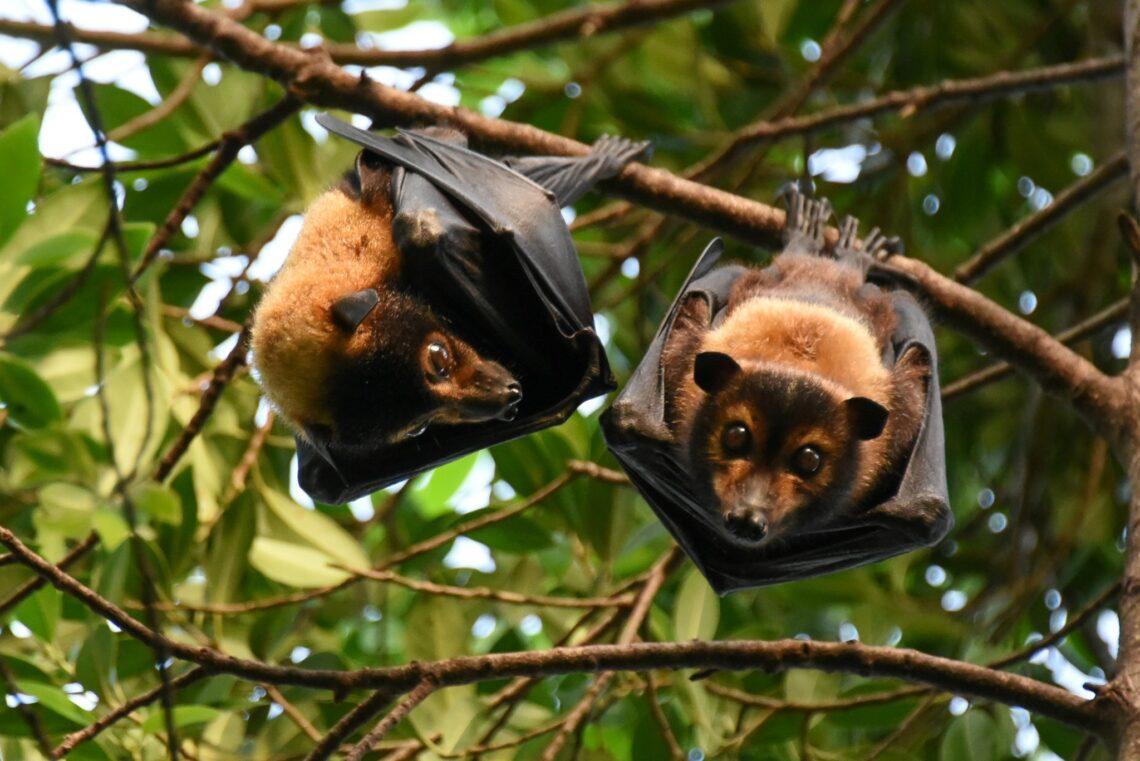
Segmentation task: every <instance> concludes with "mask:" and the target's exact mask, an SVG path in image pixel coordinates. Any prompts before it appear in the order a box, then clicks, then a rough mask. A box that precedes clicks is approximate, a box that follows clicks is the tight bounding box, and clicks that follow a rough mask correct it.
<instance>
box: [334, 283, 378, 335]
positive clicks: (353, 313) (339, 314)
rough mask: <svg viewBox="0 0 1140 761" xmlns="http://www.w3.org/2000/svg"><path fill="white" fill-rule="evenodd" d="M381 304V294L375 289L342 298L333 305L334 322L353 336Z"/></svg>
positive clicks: (366, 289) (367, 289)
mask: <svg viewBox="0 0 1140 761" xmlns="http://www.w3.org/2000/svg"><path fill="white" fill-rule="evenodd" d="M379 303H380V294H379V293H377V292H376V289H375V288H365V289H364V290H361V291H357V292H355V293H350V294H348V295H347V296H342V297H340V298H339V299H337V300H336V302H335V303H333V305H332V317H333V322H335V323H336V324H337V327H338V328H340V329H341V330H343V331H344V332H345V333H346V334H348V335H351V334H352V333H354V332H355V331H356V329H357V328H358V327H360V323H362V322H364V319H365V318H366V317H368V315H369V314H371V313H372V310H373V309H375V308H376V305H377V304H379Z"/></svg>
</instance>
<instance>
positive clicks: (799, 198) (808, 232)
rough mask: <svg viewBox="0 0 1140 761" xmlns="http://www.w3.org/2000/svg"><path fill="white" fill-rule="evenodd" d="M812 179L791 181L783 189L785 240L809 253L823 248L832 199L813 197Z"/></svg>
mask: <svg viewBox="0 0 1140 761" xmlns="http://www.w3.org/2000/svg"><path fill="white" fill-rule="evenodd" d="M809 182H810V181H808V182H805V181H797V182H790V183H788V184H786V185H784V187H783V188H781V195H782V196H783V200H784V203H785V205H786V206H787V208H788V218H787V221H786V223H785V225H784V243H785V246H786V247H787V248H792V247H796V248H802V249H804V250H806V251H807V252H808V253H813V254H818V253H821V252H822V251H823V244H824V240H823V238H824V233H825V231H826V230H827V223H828V220H830V219H831V214H832V209H831V202H830V201H828V200H827V199H826V198H820V199H818V200H817V199H813V198H811V197H810V195H809V193H810V192H811V187H810V184H809Z"/></svg>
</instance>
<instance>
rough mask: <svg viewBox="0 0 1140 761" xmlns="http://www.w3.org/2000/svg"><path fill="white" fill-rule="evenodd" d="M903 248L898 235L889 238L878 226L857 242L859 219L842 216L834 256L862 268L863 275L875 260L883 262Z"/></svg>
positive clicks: (900, 251)
mask: <svg viewBox="0 0 1140 761" xmlns="http://www.w3.org/2000/svg"><path fill="white" fill-rule="evenodd" d="M904 250H905V247H904V246H903V243H902V240H900V239H899V238H898V236H892V237H890V238H888V237H886V236H885V235H883V234H882V232H881V231H880V230H879V228H877V227H876V228H873V229H872V230H871V232H870V233H868V234H867V237H866V238H864V240H863V242H862V244H860V243H859V220H857V219H855V218H854V217H852V216H847V217H844V218H843V222H842V224H841V225H840V227H839V241H838V242H837V243H836V244H835V256H836V258H838V259H839V260H840V261H843V262H846V263H848V264H851V265H852V266H854V267H856V268H858V269H860V270H862V272H863V274H864V275H865V274H866V273H867V271H868V270H869V269H870V268H871V265H872V264H875V263H876V262H885V261H886V260H887V259H890V258H891V257H892V256H895V255H896V254H901V253H903V251H904Z"/></svg>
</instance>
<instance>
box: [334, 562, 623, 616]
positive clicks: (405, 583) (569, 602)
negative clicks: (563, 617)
mask: <svg viewBox="0 0 1140 761" xmlns="http://www.w3.org/2000/svg"><path fill="white" fill-rule="evenodd" d="M333 567H334V568H339V569H341V570H343V571H347V572H348V573H351V574H353V575H355V576H363V577H366V578H369V579H373V580H375V581H386V582H390V583H392V584H396V585H398V586H401V587H405V588H407V589H413V590H415V591H417V592H424V593H426V594H431V595H441V596H443V597H457V598H460V599H464V600H494V601H496V602H502V603H506V604H508V605H537V606H539V607H547V608H620V607H625V606H627V605H629V604H631V603H632V602H633V599H634V598H633V595H632V594H624V595H614V596H612V597H565V596H562V597H559V596H553V595H524V594H519V593H518V592H511V591H508V590H503V589H489V588H487V587H454V586H450V585H447V584H436V583H434V582H430V581H421V580H419V579H410V578H408V577H406V576H401V575H399V574H398V573H393V572H392V571H373V570H371V569H362V568H349V567H347V566H342V565H334V566H333Z"/></svg>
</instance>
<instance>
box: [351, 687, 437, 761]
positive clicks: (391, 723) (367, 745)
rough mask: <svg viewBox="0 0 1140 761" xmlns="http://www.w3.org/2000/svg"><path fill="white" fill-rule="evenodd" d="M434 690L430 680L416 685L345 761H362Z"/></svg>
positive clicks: (354, 748) (357, 745)
mask: <svg viewBox="0 0 1140 761" xmlns="http://www.w3.org/2000/svg"><path fill="white" fill-rule="evenodd" d="M435 690H436V686H435V683H434V682H432V681H431V680H430V679H425V680H424V681H422V682H420V683H419V684H417V685H416V687H415V689H413V690H412V691H411V692H409V693H408V694H407V695H405V696H404V699H403V700H401V701H400V702H399V703H397V704H396V707H395V708H393V709H392V710H391V711H389V712H388V715H387V716H385V717H384V718H383V719H381V720H380V721H379V722H378V723H377V724H376V727H375V728H374V729H373V730H372V731H371V732H369V733H368V734H367V735H365V736H364V739H362V740H361V741H360V742H359V743H357V744H356V746H355V747H353V749H352V750H351V751H349V753H348V755H346V756H345V757H344V759H345V761H362V759H363V758H364V757H365V755H367V754H368V751H370V750H372V749H373V748H374V747H376V744H377V743H378V742H380V741H381V740H383V739H384V736H385V735H387V734H388V733H389V732H391V731H392V728H393V727H395V726H396V725H397V724H399V723H400V722H401V721H403V720H404V719H405V718H406V717H407V715H408V714H409V713H411V712H412V709H414V708H415V707H416V706H418V705H419V704H420V703H422V702H424V701H425V700H427V699H428V698H429V697H431V694H432V693H433V692H435Z"/></svg>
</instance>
